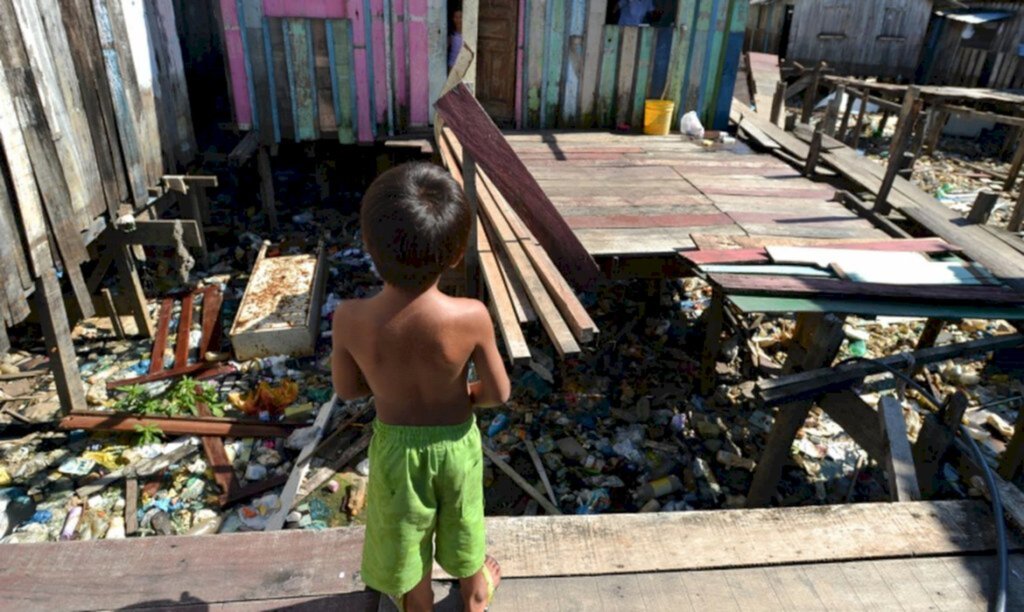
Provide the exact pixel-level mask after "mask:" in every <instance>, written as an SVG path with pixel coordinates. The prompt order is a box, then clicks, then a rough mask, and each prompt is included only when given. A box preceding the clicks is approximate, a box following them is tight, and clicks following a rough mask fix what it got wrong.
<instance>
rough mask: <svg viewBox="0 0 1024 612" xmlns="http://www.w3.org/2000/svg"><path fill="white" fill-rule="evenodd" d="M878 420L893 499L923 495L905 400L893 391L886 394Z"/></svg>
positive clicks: (901, 499) (880, 407)
mask: <svg viewBox="0 0 1024 612" xmlns="http://www.w3.org/2000/svg"><path fill="white" fill-rule="evenodd" d="M878 422H879V424H880V425H881V427H882V436H883V439H884V440H885V443H884V445H883V449H884V452H885V467H886V473H887V474H888V476H889V499H891V500H892V501H899V502H905V501H915V500H919V499H921V489H920V488H919V487H918V486H917V474H916V472H915V471H914V457H913V455H912V454H911V451H910V440H909V439H908V438H907V422H906V421H905V420H904V419H903V403H902V402H900V400H898V399H897V398H896V397H894V396H892V395H883V396H882V399H881V401H880V402H879V403H878Z"/></svg>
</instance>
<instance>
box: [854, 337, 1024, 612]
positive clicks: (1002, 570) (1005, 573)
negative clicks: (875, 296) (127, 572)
mask: <svg viewBox="0 0 1024 612" xmlns="http://www.w3.org/2000/svg"><path fill="white" fill-rule="evenodd" d="M851 361H868V362H871V363H874V364H876V365H878V366H880V367H882V368H884V369H885V370H887V371H888V372H889V373H890V374H892V375H893V376H895V377H896V378H899V379H900V380H903V381H904V382H906V383H907V384H909V385H911V386H912V387H914V389H915V390H916V391H917V392H918V393H920V394H921V395H923V396H924V397H925V398H926V399H927V400H928V401H930V402H931V403H932V404H933V405H935V406H941V405H942V403H941V402H939V400H938V398H936V397H935V396H934V395H932V393H931V392H930V391H928V390H927V389H925V388H924V386H923V385H922V384H921V383H919V382H917V381H916V380H914V379H913V378H911V377H910V376H908V375H907V374H906V372H903V371H901V370H897V369H896V368H894V367H892V366H891V365H889V364H887V363H885V362H882V361H879V360H877V359H869V358H867V357H850V358H849V359H844V360H843V361H841V362H839V363H838V364H837V365H842V364H844V363H848V362H851ZM1022 410H1024V408H1022ZM958 431H959V432H960V436H961V437H962V438H964V440H966V444H967V447H968V448H970V449H971V454H972V455H974V462H975V463H977V464H978V466H979V467H980V468H981V473H982V476H983V478H984V480H985V487H986V488H987V489H988V493H989V497H990V498H991V500H992V516H993V519H994V520H995V524H996V550H997V553H998V559H999V581H998V583H997V586H996V588H997V591H996V597H995V602H994V605H993V610H995V612H1006V597H1007V585H1008V583H1009V579H1010V558H1009V551H1008V545H1007V539H1006V521H1005V519H1004V517H1003V500H1002V497H1001V496H1000V495H999V488H998V487H996V479H995V476H994V475H993V474H992V469H991V468H989V465H988V462H987V461H985V457H984V456H983V455H982V454H981V449H980V448H978V444H977V443H976V442H975V441H974V438H972V437H971V433H970V431H968V429H967V427H965V426H964V425H963V424H959V427H958Z"/></svg>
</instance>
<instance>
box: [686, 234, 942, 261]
mask: <svg viewBox="0 0 1024 612" xmlns="http://www.w3.org/2000/svg"><path fill="white" fill-rule="evenodd" d="M706 238H707V237H706V236H702V237H701V240H705V239H706ZM724 238H726V239H728V241H732V242H735V238H734V237H732V236H725V237H724ZM722 242H723V243H724V242H725V241H722ZM698 246H699V245H698ZM768 248H770V245H769V246H764V247H756V248H742V247H740V248H716V249H710V250H704V249H702V250H699V251H680V252H679V256H680V257H682V258H683V259H685V260H686V261H688V262H690V263H692V264H694V265H702V264H712V263H768V262H770V261H772V258H771V256H770V255H769V254H768ZM828 248H829V249H857V250H870V251H885V252H890V253H898V252H909V253H950V252H955V251H958V250H959V249H958V248H957V247H955V246H953V245H951V244H948V243H947V242H946V241H945V240H942V239H941V238H914V239H909V240H882V241H877V242H861V241H856V242H837V243H834V244H830V245H829V247H828Z"/></svg>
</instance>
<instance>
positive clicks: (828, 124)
mask: <svg viewBox="0 0 1024 612" xmlns="http://www.w3.org/2000/svg"><path fill="white" fill-rule="evenodd" d="M845 93H846V86H845V85H838V86H836V88H835V89H833V90H832V99H831V100H830V101H829V103H828V108H826V109H825V121H824V124H825V133H826V134H828V135H829V136H835V134H836V125H837V123H838V121H839V104H840V103H841V102H842V100H843V95H844V94H845Z"/></svg>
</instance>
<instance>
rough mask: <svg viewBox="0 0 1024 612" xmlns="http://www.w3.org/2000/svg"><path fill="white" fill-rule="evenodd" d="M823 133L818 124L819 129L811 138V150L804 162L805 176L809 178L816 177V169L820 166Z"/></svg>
mask: <svg viewBox="0 0 1024 612" xmlns="http://www.w3.org/2000/svg"><path fill="white" fill-rule="evenodd" d="M822 132H823V130H822V126H821V124H818V129H816V130H814V136H813V137H811V148H810V150H809V151H808V153H807V159H806V160H805V161H804V176H806V177H809V178H812V177H814V168H815V166H817V165H818V157H819V156H820V155H821V138H822Z"/></svg>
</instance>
